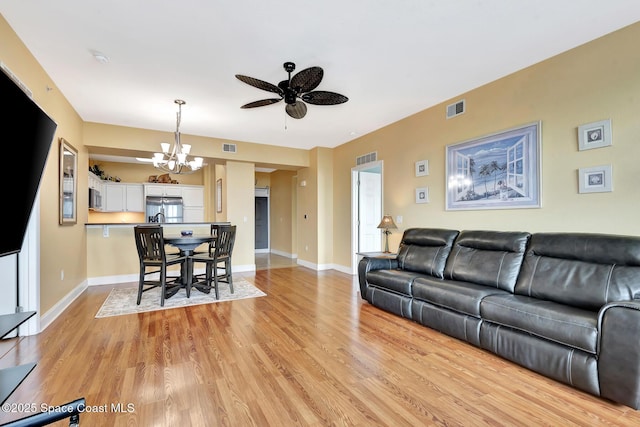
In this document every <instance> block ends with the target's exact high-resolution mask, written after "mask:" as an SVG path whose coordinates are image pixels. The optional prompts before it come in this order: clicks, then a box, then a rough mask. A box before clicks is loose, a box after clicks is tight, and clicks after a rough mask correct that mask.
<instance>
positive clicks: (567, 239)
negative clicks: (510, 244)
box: [515, 233, 640, 311]
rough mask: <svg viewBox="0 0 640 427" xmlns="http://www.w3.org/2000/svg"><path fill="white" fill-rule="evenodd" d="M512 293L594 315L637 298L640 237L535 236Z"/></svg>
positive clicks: (639, 289)
mask: <svg viewBox="0 0 640 427" xmlns="http://www.w3.org/2000/svg"><path fill="white" fill-rule="evenodd" d="M515 293H518V294H522V295H529V296H532V297H535V298H540V299H545V300H550V301H555V302H559V303H563V304H567V305H571V306H574V307H579V308H583V309H587V310H594V311H597V310H598V309H600V307H602V306H603V305H604V304H606V303H608V302H611V301H625V300H631V299H633V298H640V237H633V236H614V235H607V234H589V233H536V234H534V235H533V236H532V237H531V242H530V244H529V247H528V248H527V253H526V256H525V259H524V262H523V264H522V271H521V274H520V277H519V278H518V283H517V285H516V289H515Z"/></svg>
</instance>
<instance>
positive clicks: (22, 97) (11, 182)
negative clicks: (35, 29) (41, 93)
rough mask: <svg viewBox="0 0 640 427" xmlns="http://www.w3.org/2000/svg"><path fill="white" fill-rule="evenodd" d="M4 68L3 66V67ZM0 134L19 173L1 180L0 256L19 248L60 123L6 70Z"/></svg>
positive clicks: (0, 80)
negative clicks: (0, 229) (0, 228)
mask: <svg viewBox="0 0 640 427" xmlns="http://www.w3.org/2000/svg"><path fill="white" fill-rule="evenodd" d="M3 71H4V70H3ZM0 102H2V104H3V107H2V114H0V135H1V139H2V145H3V148H4V150H5V153H7V154H9V155H11V159H6V160H8V161H14V162H15V163H16V166H17V170H18V172H17V174H16V175H13V176H8V175H5V176H4V179H5V182H3V183H2V184H0V185H2V192H1V194H2V199H3V202H2V217H3V218H2V225H3V226H2V229H3V230H2V236H1V237H0V256H5V255H9V254H13V253H18V252H20V249H21V248H22V242H23V240H24V235H25V233H26V231H27V225H28V223H29V217H30V216H31V211H32V210H33V202H34V201H35V198H36V194H37V193H38V187H39V186H40V180H41V179H42V173H43V171H44V166H45V164H46V162H47V157H48V155H49V149H50V148H51V143H52V141H53V137H54V135H55V132H56V128H57V127H58V125H57V124H56V122H54V121H53V120H52V119H51V117H49V116H48V115H47V114H46V113H45V112H44V111H43V110H42V109H41V108H40V106H38V104H36V103H35V102H34V101H33V100H32V99H31V98H30V97H29V96H28V95H27V94H26V93H25V92H24V91H23V90H22V89H21V88H20V87H19V86H18V85H17V84H16V83H15V82H14V81H13V80H12V79H11V78H10V77H9V76H8V75H7V74H6V73H5V72H0Z"/></svg>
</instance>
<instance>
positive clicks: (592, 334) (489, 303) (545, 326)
mask: <svg viewBox="0 0 640 427" xmlns="http://www.w3.org/2000/svg"><path fill="white" fill-rule="evenodd" d="M480 313H481V315H482V319H483V320H485V321H489V322H493V323H497V324H500V325H503V326H508V327H510V328H514V329H519V330H521V331H524V332H527V333H529V334H533V335H536V336H538V337H541V338H545V339H547V340H550V341H554V342H557V343H559V344H564V345H566V346H569V347H572V348H577V349H580V350H583V351H585V352H588V353H591V354H596V349H597V342H598V315H597V313H594V312H593V311H589V310H582V309H579V308H575V307H569V306H566V305H563V304H558V303H555V302H552V301H542V300H538V299H535V298H531V297H525V296H522V295H510V294H509V295H490V296H487V297H486V298H484V299H483V300H482V302H481V304H480Z"/></svg>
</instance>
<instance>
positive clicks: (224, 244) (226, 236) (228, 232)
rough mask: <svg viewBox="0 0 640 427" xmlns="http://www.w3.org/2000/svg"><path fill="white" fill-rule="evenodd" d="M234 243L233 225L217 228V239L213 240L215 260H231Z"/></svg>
mask: <svg viewBox="0 0 640 427" xmlns="http://www.w3.org/2000/svg"><path fill="white" fill-rule="evenodd" d="M235 241H236V226H235V225H219V226H217V237H216V239H215V248H214V249H215V255H214V257H215V258H216V259H220V258H225V257H226V258H231V253H232V252H233V245H234V243H235Z"/></svg>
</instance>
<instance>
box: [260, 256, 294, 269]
mask: <svg viewBox="0 0 640 427" xmlns="http://www.w3.org/2000/svg"><path fill="white" fill-rule="evenodd" d="M255 260H256V270H265V269H269V268H282V267H296V266H297V265H298V260H297V259H295V258H287V257H285V256H282V255H276V254H272V253H257V254H256V258H255Z"/></svg>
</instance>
